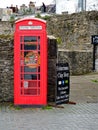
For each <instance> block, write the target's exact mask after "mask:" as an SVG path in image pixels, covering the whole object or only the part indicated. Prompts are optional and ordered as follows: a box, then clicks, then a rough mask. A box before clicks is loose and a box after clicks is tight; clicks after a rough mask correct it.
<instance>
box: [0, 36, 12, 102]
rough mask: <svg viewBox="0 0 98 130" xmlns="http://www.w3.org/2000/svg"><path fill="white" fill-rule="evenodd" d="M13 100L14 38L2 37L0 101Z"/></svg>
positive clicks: (0, 40)
mask: <svg viewBox="0 0 98 130" xmlns="http://www.w3.org/2000/svg"><path fill="white" fill-rule="evenodd" d="M12 100H13V40H12V38H8V37H3V38H0V102H1V101H12Z"/></svg>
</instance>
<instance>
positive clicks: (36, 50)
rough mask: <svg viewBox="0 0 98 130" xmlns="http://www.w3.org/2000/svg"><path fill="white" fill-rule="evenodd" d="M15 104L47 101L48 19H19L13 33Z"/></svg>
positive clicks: (38, 103) (36, 103) (40, 103)
mask: <svg viewBox="0 0 98 130" xmlns="http://www.w3.org/2000/svg"><path fill="white" fill-rule="evenodd" d="M14 104H15V105H46V104H47V34H46V22H45V21H44V20H41V19H37V18H25V19H21V20H18V21H16V23H15V34H14Z"/></svg>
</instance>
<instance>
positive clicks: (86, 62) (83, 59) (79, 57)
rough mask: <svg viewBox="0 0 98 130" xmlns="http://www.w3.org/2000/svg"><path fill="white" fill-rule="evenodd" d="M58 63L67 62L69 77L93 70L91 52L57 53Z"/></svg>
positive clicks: (60, 51) (61, 51) (62, 51)
mask: <svg viewBox="0 0 98 130" xmlns="http://www.w3.org/2000/svg"><path fill="white" fill-rule="evenodd" d="M58 62H64V63H65V62H68V63H69V66H70V73H71V75H80V74H86V73H90V72H92V70H93V53H92V51H84V50H80V51H69V50H66V51H65V50H59V51H58Z"/></svg>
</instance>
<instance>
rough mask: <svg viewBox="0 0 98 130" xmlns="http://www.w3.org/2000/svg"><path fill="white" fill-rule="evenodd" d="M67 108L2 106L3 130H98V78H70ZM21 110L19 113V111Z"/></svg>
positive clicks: (1, 126)
mask: <svg viewBox="0 0 98 130" xmlns="http://www.w3.org/2000/svg"><path fill="white" fill-rule="evenodd" d="M70 86H71V88H70V90H71V92H70V101H74V102H76V105H72V104H64V105H63V106H64V108H55V107H52V109H49V108H46V109H42V108H22V109H19V108H14V107H13V106H11V105H10V106H9V105H6V106H5V105H3V106H0V130H98V74H94V75H93V74H91V75H84V76H71V83H70ZM18 109H19V110H18Z"/></svg>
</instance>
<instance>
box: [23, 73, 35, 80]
mask: <svg viewBox="0 0 98 130" xmlns="http://www.w3.org/2000/svg"><path fill="white" fill-rule="evenodd" d="M24 79H26V80H37V75H36V74H24Z"/></svg>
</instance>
